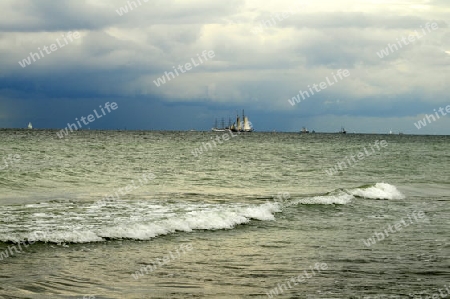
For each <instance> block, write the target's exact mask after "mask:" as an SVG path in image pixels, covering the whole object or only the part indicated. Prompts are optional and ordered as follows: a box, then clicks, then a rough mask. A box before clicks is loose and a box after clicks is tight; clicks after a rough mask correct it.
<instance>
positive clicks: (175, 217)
mask: <svg viewBox="0 0 450 299" xmlns="http://www.w3.org/2000/svg"><path fill="white" fill-rule="evenodd" d="M56 133H57V131H55V130H34V129H33V130H22V129H3V130H0V298H5V299H11V298H37V299H44V298H79V299H81V298H83V299H86V298H89V299H100V298H125V299H128V298H129V299H132V298H133V299H134V298H136V299H138V298H308V299H312V298H324V299H325V298H328V299H332V298H352V299H359V298H361V299H362V298H365V299H369V298H370V299H372V298H377V299H379V298H433V299H434V298H450V259H449V254H450V241H449V236H450V233H449V227H450V225H449V219H450V192H449V191H450V136H419V135H415V136H414V135H406V134H405V135H397V134H396V135H394V134H392V135H377V134H325V133H315V134H299V133H281V132H252V133H230V132H200V131H197V132H190V131H184V132H175V131H170V132H164V131H96V130H85V131H74V132H69V134H68V135H67V136H65V137H63V138H59V137H58V136H57V134H56Z"/></svg>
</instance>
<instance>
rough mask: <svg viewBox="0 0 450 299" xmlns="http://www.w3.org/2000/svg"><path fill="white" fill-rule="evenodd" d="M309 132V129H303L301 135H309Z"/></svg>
mask: <svg viewBox="0 0 450 299" xmlns="http://www.w3.org/2000/svg"><path fill="white" fill-rule="evenodd" d="M308 133H309V131H308V129H307V128H305V127H303V128H302V130H301V131H300V134H308Z"/></svg>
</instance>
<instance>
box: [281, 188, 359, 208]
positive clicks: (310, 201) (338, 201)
mask: <svg viewBox="0 0 450 299" xmlns="http://www.w3.org/2000/svg"><path fill="white" fill-rule="evenodd" d="M352 199H354V197H353V195H351V194H348V193H345V192H342V191H341V192H339V193H336V194H329V195H321V196H313V197H306V198H301V199H297V200H294V201H292V202H290V203H288V204H287V205H292V204H303V205H346V204H348V203H350V202H351V201H352Z"/></svg>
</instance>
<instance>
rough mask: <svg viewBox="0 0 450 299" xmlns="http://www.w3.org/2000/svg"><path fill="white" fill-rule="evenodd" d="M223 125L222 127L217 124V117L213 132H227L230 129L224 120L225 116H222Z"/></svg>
mask: <svg viewBox="0 0 450 299" xmlns="http://www.w3.org/2000/svg"><path fill="white" fill-rule="evenodd" d="M221 125H222V126H221V127H220V128H219V127H218V126H217V118H216V122H215V123H214V127H213V128H212V129H211V131H213V132H226V131H228V130H229V129H228V128H225V121H224V120H223V118H222V122H221Z"/></svg>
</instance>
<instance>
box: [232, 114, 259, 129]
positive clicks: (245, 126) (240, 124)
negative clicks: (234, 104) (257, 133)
mask: <svg viewBox="0 0 450 299" xmlns="http://www.w3.org/2000/svg"><path fill="white" fill-rule="evenodd" d="M242 119H243V121H242V122H241V119H240V118H239V115H237V116H236V122H235V123H234V124H232V125H231V127H230V130H231V131H232V132H253V130H254V129H253V127H252V125H251V123H250V121H249V120H248V117H247V116H245V114H244V110H242Z"/></svg>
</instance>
